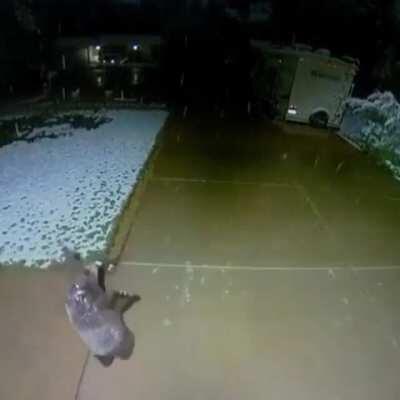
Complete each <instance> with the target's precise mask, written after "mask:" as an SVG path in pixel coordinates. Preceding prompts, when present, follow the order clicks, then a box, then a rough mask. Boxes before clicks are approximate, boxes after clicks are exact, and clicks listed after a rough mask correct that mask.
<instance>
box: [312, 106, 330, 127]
mask: <svg viewBox="0 0 400 400" xmlns="http://www.w3.org/2000/svg"><path fill="white" fill-rule="evenodd" d="M328 121H329V115H328V113H327V112H326V111H324V110H318V111H316V112H314V113H313V114H311V115H310V118H309V122H310V125H311V126H313V127H315V128H326V127H327V126H328Z"/></svg>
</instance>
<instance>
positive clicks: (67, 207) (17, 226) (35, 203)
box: [0, 111, 167, 266]
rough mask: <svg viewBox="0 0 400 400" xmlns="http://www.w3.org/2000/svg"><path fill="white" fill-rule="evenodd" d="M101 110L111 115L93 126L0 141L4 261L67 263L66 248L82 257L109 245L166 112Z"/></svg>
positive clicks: (1, 259)
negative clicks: (5, 142) (0, 144)
mask: <svg viewBox="0 0 400 400" xmlns="http://www.w3.org/2000/svg"><path fill="white" fill-rule="evenodd" d="M103 114H104V115H105V116H106V117H107V118H109V119H111V121H110V120H109V119H108V122H106V123H104V124H102V125H100V126H99V127H97V128H96V129H91V130H87V129H85V128H79V129H73V128H71V127H70V128H69V132H67V131H68V129H66V126H65V125H63V126H61V127H54V126H53V127H52V128H47V131H46V135H47V132H50V134H51V133H52V132H56V133H57V134H58V133H61V136H58V137H56V138H54V137H53V138H47V137H44V138H39V139H37V140H35V141H33V142H23V141H19V142H14V143H11V144H9V145H7V146H3V147H0V188H1V190H0V264H4V265H8V264H16V263H18V264H19V263H24V264H25V265H26V266H43V265H45V266H46V265H48V264H49V261H51V262H62V261H63V256H64V252H63V249H64V248H68V249H70V250H74V251H78V252H79V253H80V254H81V255H82V257H84V258H93V257H96V256H98V255H101V254H103V252H104V251H105V250H106V247H107V244H108V241H109V239H110V234H111V232H112V230H113V226H114V223H115V221H116V218H117V217H118V215H119V214H120V212H121V209H122V207H123V206H124V203H125V202H126V200H127V199H128V197H129V194H130V193H131V191H132V189H133V187H134V185H135V182H136V180H137V178H138V174H139V173H140V170H141V168H142V166H143V164H144V163H145V161H146V159H147V157H148V156H149V153H150V151H151V149H152V147H153V145H154V143H155V139H156V136H157V134H158V132H159V131H160V129H161V127H162V125H163V123H164V122H165V119H166V117H167V113H166V112H163V111H134V112H133V111H107V112H104V113H103ZM42 131H43V128H41V132H42ZM65 133H68V134H67V135H64V134H65Z"/></svg>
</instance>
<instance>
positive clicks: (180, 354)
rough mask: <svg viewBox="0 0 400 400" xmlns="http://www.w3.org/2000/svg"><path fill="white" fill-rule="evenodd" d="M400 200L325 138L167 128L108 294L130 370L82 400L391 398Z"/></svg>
mask: <svg viewBox="0 0 400 400" xmlns="http://www.w3.org/2000/svg"><path fill="white" fill-rule="evenodd" d="M399 206H400V187H399V186H398V183H396V182H394V181H393V180H392V178H391V177H390V176H389V175H388V174H387V173H386V172H385V171H384V170H382V169H380V168H378V167H377V166H376V165H375V163H374V162H373V161H372V160H370V159H368V158H367V157H366V156H364V155H362V154H360V153H359V152H357V151H356V150H354V149H353V148H351V147H350V146H349V145H348V144H347V143H344V142H343V141H342V140H341V139H339V138H338V137H336V136H335V135H333V134H331V133H328V132H321V131H314V130H312V129H310V128H308V127H300V126H296V125H280V124H273V125H268V126H266V125H241V124H236V125H235V124H232V125H230V126H229V125H224V124H223V123H219V122H215V121H214V122H210V121H207V120H203V119H202V118H200V117H199V118H197V119H196V118H188V119H187V120H184V121H182V120H176V121H173V122H172V123H171V124H170V126H169V128H168V130H167V132H166V136H165V138H164V141H163V145H162V148H161V151H160V153H159V154H158V157H157V159H156V160H155V163H154V165H153V168H152V171H151V176H150V179H149V182H148V185H147V187H146V190H145V192H144V194H143V197H142V198H141V200H140V206H139V209H138V211H137V214H135V216H132V218H133V220H134V223H133V228H132V231H131V234H130V236H129V239H128V241H127V243H126V246H125V250H124V252H123V256H122V259H121V263H120V265H119V267H118V268H117V272H116V273H115V275H113V276H112V277H111V282H110V284H111V285H112V286H114V287H115V288H119V289H126V290H130V291H133V292H135V293H138V294H140V295H141V296H142V301H141V303H139V304H137V305H136V306H135V308H134V309H132V310H131V311H129V313H128V314H127V320H128V322H129V324H130V326H131V327H132V328H133V330H134V331H135V334H136V339H137V346H136V352H135V355H134V357H133V358H132V359H131V360H130V361H128V362H119V363H116V364H115V365H113V366H112V367H111V368H109V369H104V368H102V367H101V366H100V365H99V364H98V363H97V362H96V360H94V359H90V360H89V363H88V366H87V368H86V371H85V374H84V378H83V381H82V384H81V386H80V390H79V393H80V397H79V398H80V399H82V400H92V399H93V400H94V399H96V400H101V399H110V398H121V399H122V398H140V399H149V400H150V399H160V398H163V399H171V400H177V399H188V398H190V399H199V400H200V399H224V400H225V399H226V400H228V399H229V400H232V399H245V398H249V399H253V400H254V399H263V400H264V399H267V398H268V399H279V400H282V399H285V400H286V399H294V398H296V399H304V400H314V399H315V400H317V399H318V400H320V399H325V400H326V399H330V400H339V399H340V400H366V399H371V400H372V399H377V398H385V399H393V400H394V399H398V397H399V395H400V383H399V380H398V370H399V368H400V352H399V350H400V318H399V311H398V310H399V309H400V308H399V306H400V280H399V278H400V269H399V266H400V254H399V251H398V238H399V237H400V236H399V234H400V224H399V222H400V220H399V218H400V208H399Z"/></svg>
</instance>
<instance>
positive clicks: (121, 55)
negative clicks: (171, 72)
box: [54, 35, 163, 99]
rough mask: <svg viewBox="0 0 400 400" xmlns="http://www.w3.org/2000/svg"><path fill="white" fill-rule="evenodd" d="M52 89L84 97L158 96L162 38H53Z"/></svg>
mask: <svg viewBox="0 0 400 400" xmlns="http://www.w3.org/2000/svg"><path fill="white" fill-rule="evenodd" d="M55 45H56V51H55V54H56V56H55V60H54V63H55V66H56V70H57V71H58V78H57V83H56V85H55V88H54V89H55V90H56V91H60V90H61V91H62V93H63V97H68V96H69V94H71V93H72V92H74V91H76V90H77V89H79V90H80V92H81V94H82V95H85V96H87V97H98V96H100V95H104V93H105V92H107V93H108V94H109V95H110V94H111V95H112V96H113V97H120V98H125V99H128V98H132V99H138V98H143V97H144V98H151V99H153V98H158V97H160V93H157V90H159V87H160V85H159V82H160V74H161V54H162V46H163V41H162V38H161V36H159V35H103V36H94V37H89V36H87V37H63V38H59V39H58V40H57V41H56V44H55Z"/></svg>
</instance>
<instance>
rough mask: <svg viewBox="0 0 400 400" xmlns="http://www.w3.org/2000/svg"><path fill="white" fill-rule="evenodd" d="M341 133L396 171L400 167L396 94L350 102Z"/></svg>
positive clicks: (374, 95)
mask: <svg viewBox="0 0 400 400" xmlns="http://www.w3.org/2000/svg"><path fill="white" fill-rule="evenodd" d="M341 131H342V133H343V134H344V135H345V136H348V137H349V138H350V139H352V140H353V141H355V142H356V143H357V144H358V145H360V146H361V148H363V149H364V150H366V151H369V152H372V153H376V154H377V155H378V157H379V159H380V160H381V161H383V162H384V163H385V164H386V165H387V166H389V167H390V169H391V170H392V171H394V169H396V170H397V167H400V104H399V103H398V101H397V100H396V98H395V97H394V96H393V94H392V93H390V92H383V93H381V92H376V93H373V94H371V95H370V96H368V97H367V98H366V99H357V98H352V99H350V100H348V102H347V109H346V113H345V117H344V119H343V123H342V127H341Z"/></svg>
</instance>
